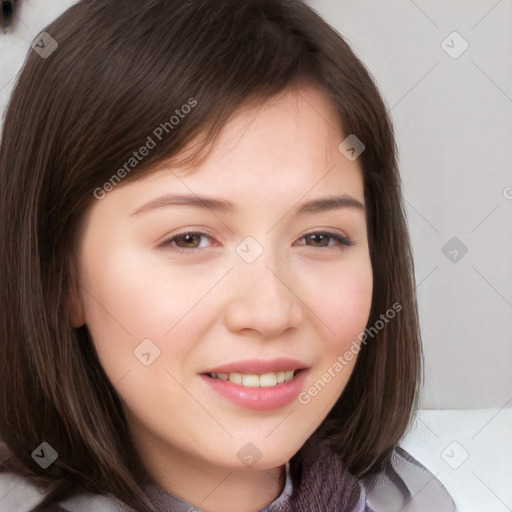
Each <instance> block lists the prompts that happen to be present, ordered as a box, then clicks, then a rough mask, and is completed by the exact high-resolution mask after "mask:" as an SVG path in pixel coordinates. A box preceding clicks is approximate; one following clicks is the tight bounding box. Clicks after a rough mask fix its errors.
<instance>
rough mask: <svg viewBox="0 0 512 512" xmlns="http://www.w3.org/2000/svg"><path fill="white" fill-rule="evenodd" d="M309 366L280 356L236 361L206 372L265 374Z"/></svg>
mask: <svg viewBox="0 0 512 512" xmlns="http://www.w3.org/2000/svg"><path fill="white" fill-rule="evenodd" d="M307 367H308V366H307V365H306V364H304V363H302V362H300V361H298V360H297V359H291V358H289V357H280V358H277V359H268V360H262V359H252V360H244V361H235V362H232V363H227V364H223V365H221V366H216V367H215V368H211V369H209V370H207V371H206V372H204V373H235V372H236V373H247V374H263V373H268V372H279V371H288V370H303V369H306V368H307Z"/></svg>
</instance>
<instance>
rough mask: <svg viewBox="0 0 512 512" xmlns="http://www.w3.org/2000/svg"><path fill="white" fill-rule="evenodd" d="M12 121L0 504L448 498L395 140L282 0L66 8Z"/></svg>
mask: <svg viewBox="0 0 512 512" xmlns="http://www.w3.org/2000/svg"><path fill="white" fill-rule="evenodd" d="M33 48H34V49H33V51H31V53H30V55H29V56H28V58H27V62H26V63H25V66H24V69H23V70H22V72H21V74H20V76H19V79H18V82H17V85H16V87H15V89H14V92H13V94H12V97H11V101H10V104H9V106H8V109H7V112H6V115H5V125H4V131H3V136H2V142H1V147H0V183H1V188H0V190H1V192H0V193H1V201H0V214H1V238H2V245H1V249H0V250H1V258H0V261H1V265H2V267H1V269H0V270H1V271H0V297H1V306H2V308H1V311H2V313H1V328H2V331H1V332H2V337H1V341H0V350H1V357H0V361H1V363H0V364H1V365H2V369H1V372H0V374H1V376H2V377H1V383H2V384H1V393H2V394H1V398H0V400H1V403H2V407H3V411H2V415H1V418H0V438H1V440H2V441H3V457H2V463H3V466H2V467H3V470H4V473H3V474H2V475H1V478H0V483H1V486H2V488H1V495H0V510H1V511H7V510H17V511H19V510H34V511H36V510H52V511H54V510H69V511H86V510H102V511H117V510H137V511H155V510H160V511H192V510H201V511H204V512H220V511H237V512H254V511H260V510H264V511H268V512H278V511H336V512H338V511H339V512H363V511H367V512H369V511H375V512H381V511H382V512H390V511H394V510H407V511H409V512H411V511H417V510H425V511H426V510H428V511H432V510H436V511H437V512H444V511H452V510H453V502H452V500H451V498H450V497H449V495H448V494H447V493H446V491H445V490H444V487H443V486H442V485H441V484H440V483H439V482H438V481H437V480H436V479H435V478H434V477H433V475H431V474H430V473H429V472H428V471H427V470H426V469H425V468H423V467H422V466H421V465H420V464H419V463H418V462H417V461H415V460H414V459H413V458H412V457H411V456H410V455H408V454H407V453H406V452H404V451H403V450H402V449H400V448H399V447H398V445H397V443H398V441H399V440H400V438H401V436H402V435H403V434H404V432H405V430H406V428H407V425H408V423H409V421H410V418H411V414H412V411H413V409H414V406H415V402H416V398H417V391H418V382H419V375H420V367H421V364H420V363H421V348H420V336H419V329H418V320H417V309H416V299H415V294H414V279H413V264H412V260H411V253H410V247H409V241H408V235H407V230H406V224H405V221H404V211H403V206H402V200H401V191H400V182H399V176H398V171H397V163H396V157H395V143H394V139H393V133H392V127H391V123H390V120H389V118H388V115H387V112H386V108H385V106H384V104H383V102H382V100H381V98H380V96H379V93H378V91H377V89H376V87H375V85H374V83H373V82H372V80H371V78H370V76H369V74H368V72H367V71H366V70H365V68H364V66H363V65H362V63H361V62H360V61H359V60H358V59H357V58H356V57H355V55H354V54H353V53H352V51H351V50H350V49H349V47H348V46H347V44H346V43H345V42H344V40H343V39H342V38H341V37H340V35H339V34H338V33H336V32H335V31H334V30H333V29H332V28H331V27H329V26H328V25H327V24H326V23H325V22H324V21H323V20H322V19H321V18H320V17H319V16H318V15H317V14H316V13H315V12H314V11H313V10H312V9H311V8H310V7H308V6H307V5H306V4H305V3H303V2H302V1H297V0H293V1H290V0H248V1H244V2H240V1H238V0H220V1H215V2H214V1H204V0H192V1H187V2H180V1H165V0H150V1H147V2H124V1H121V0H95V1H86V0H82V1H80V2H78V3H77V4H76V5H75V6H73V7H72V8H70V9H69V10H68V11H66V12H65V13H64V14H63V15H62V16H61V17H59V18H58V19H57V20H56V21H54V22H53V23H52V24H50V25H49V26H48V27H47V28H46V29H45V31H44V32H43V33H42V34H40V35H39V36H38V37H37V38H36V40H35V41H34V45H33Z"/></svg>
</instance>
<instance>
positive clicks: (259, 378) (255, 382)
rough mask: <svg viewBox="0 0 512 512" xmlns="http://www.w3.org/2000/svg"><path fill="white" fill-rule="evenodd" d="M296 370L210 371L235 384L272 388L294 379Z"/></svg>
mask: <svg viewBox="0 0 512 512" xmlns="http://www.w3.org/2000/svg"><path fill="white" fill-rule="evenodd" d="M294 374H295V370H287V371H279V372H268V373H263V374H259V375H257V374H253V373H238V372H232V373H210V374H209V375H210V377H213V378H214V379H220V380H229V382H232V383H233V384H238V385H239V386H246V387H248V388H258V387H261V388H270V387H273V386H276V385H277V384H282V383H283V382H288V381H290V380H292V379H293V376H294Z"/></svg>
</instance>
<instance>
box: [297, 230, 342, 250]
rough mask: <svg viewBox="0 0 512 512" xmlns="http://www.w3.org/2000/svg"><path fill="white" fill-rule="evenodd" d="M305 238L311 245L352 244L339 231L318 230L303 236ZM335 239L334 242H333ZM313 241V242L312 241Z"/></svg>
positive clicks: (307, 243)
mask: <svg viewBox="0 0 512 512" xmlns="http://www.w3.org/2000/svg"><path fill="white" fill-rule="evenodd" d="M302 239H303V240H305V242H306V243H305V245H309V246H310V247H331V246H333V245H347V246H350V245H352V242H351V241H350V240H349V239H348V238H345V237H343V236H341V235H338V234H337V233H328V232H317V233H308V234H307V235H304V236H303V237H302ZM331 241H334V243H331ZM310 242H311V243H310Z"/></svg>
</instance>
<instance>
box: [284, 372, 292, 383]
mask: <svg viewBox="0 0 512 512" xmlns="http://www.w3.org/2000/svg"><path fill="white" fill-rule="evenodd" d="M292 379H293V370H288V371H287V372H284V380H286V381H288V380H292Z"/></svg>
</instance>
